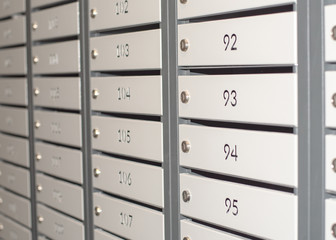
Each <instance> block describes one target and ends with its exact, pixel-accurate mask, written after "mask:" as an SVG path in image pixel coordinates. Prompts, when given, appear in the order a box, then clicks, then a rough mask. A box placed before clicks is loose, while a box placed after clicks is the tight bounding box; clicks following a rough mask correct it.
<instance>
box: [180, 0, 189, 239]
mask: <svg viewBox="0 0 336 240" xmlns="http://www.w3.org/2000/svg"><path fill="white" fill-rule="evenodd" d="M187 2H188V0H180V3H182V4H186V3H187ZM183 240H189V238H188V239H184V238H183Z"/></svg>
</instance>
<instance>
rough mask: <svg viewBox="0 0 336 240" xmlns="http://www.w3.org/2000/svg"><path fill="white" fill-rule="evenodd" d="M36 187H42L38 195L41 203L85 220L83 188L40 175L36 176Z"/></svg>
mask: <svg viewBox="0 0 336 240" xmlns="http://www.w3.org/2000/svg"><path fill="white" fill-rule="evenodd" d="M36 185H37V186H41V187H42V191H40V192H39V191H37V193H36V198H37V200H38V201H39V202H42V203H45V204H46V205H48V206H50V207H52V208H55V209H57V210H60V211H62V212H65V213H68V214H70V215H72V216H74V217H76V218H79V219H81V220H83V218H84V212H83V189H82V188H81V187H79V186H77V185H74V184H71V183H68V182H65V181H60V180H56V179H54V178H51V177H47V176H45V175H43V174H40V173H37V174H36Z"/></svg>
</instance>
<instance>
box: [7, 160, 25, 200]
mask: <svg viewBox="0 0 336 240" xmlns="http://www.w3.org/2000/svg"><path fill="white" fill-rule="evenodd" d="M29 175H30V174H29V171H28V170H27V169H24V168H21V167H16V166H13V165H11V164H7V163H4V162H2V161H0V183H1V185H2V186H3V187H4V188H8V189H10V190H11V191H13V192H16V193H18V194H21V195H23V196H25V197H28V198H29V197H30V176H29Z"/></svg>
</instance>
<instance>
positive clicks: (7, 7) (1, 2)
mask: <svg viewBox="0 0 336 240" xmlns="http://www.w3.org/2000/svg"><path fill="white" fill-rule="evenodd" d="M25 10H26V1H25V0H0V18H3V17H7V16H10V15H12V14H14V13H20V12H24V11H25Z"/></svg>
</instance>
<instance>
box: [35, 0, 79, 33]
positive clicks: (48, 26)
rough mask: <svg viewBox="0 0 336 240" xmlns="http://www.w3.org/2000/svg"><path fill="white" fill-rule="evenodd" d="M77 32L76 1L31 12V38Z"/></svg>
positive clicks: (77, 12)
mask: <svg viewBox="0 0 336 240" xmlns="http://www.w3.org/2000/svg"><path fill="white" fill-rule="evenodd" d="M77 34H79V9H78V2H74V3H70V4H66V5H62V6H59V7H53V8H49V9H47V10H42V11H38V12H34V13H32V39H33V40H44V39H50V38H57V37H68V36H72V35H77Z"/></svg>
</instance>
